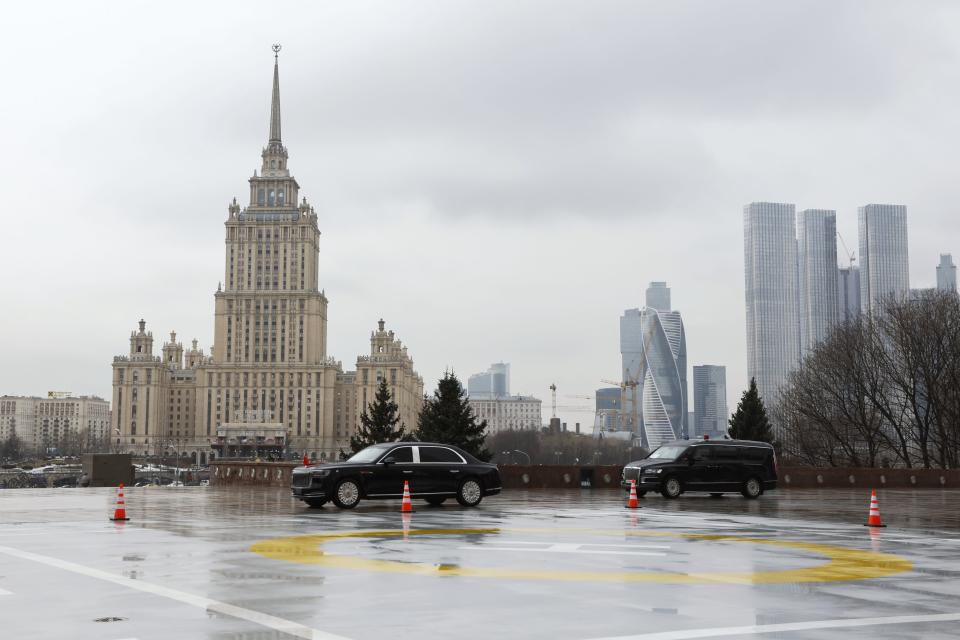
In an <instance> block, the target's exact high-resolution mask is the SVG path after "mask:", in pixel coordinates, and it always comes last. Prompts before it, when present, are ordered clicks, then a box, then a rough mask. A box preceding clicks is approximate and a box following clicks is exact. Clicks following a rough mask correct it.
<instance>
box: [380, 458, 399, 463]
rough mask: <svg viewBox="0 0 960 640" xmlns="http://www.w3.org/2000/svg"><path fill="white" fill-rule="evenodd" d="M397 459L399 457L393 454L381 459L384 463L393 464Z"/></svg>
mask: <svg viewBox="0 0 960 640" xmlns="http://www.w3.org/2000/svg"><path fill="white" fill-rule="evenodd" d="M396 461H397V459H396V458H394V457H393V456H387V457H386V458H384V459H383V460H381V462H383V464H393V463H394V462H396Z"/></svg>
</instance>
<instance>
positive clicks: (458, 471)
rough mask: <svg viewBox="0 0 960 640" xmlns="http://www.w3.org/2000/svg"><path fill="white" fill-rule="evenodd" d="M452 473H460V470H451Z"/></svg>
mask: <svg viewBox="0 0 960 640" xmlns="http://www.w3.org/2000/svg"><path fill="white" fill-rule="evenodd" d="M450 473H460V469H450Z"/></svg>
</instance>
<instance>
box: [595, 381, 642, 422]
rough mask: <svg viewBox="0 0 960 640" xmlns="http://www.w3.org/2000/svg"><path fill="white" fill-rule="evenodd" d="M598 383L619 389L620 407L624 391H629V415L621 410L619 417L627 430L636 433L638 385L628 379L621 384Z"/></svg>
mask: <svg viewBox="0 0 960 640" xmlns="http://www.w3.org/2000/svg"><path fill="white" fill-rule="evenodd" d="M600 382H602V383H603V384H609V385H612V386H614V387H620V398H621V400H620V402H621V406H622V404H623V395H624V391H625V390H626V389H630V414H629V415H628V414H627V412H626V410H625V409H621V410H620V415H621V417H623V422H624V423H626V426H627V427H629V430H630V431H632V432H634V433H638V432H639V430H640V407H639V405H638V403H637V387H638V386H640V383H638V382H637V381H636V380H634V379H633V378H630V377H628V378H627V379H626V380H624V381H623V382H614V381H613V380H601V381H600Z"/></svg>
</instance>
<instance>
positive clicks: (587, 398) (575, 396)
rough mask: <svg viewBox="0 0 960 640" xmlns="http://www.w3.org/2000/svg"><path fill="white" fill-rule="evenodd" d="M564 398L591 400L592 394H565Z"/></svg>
mask: <svg viewBox="0 0 960 640" xmlns="http://www.w3.org/2000/svg"><path fill="white" fill-rule="evenodd" d="M563 397H564V398H576V399H577V400H593V396H579V395H566V396H563Z"/></svg>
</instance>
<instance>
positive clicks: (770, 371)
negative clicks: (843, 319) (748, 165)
mask: <svg viewBox="0 0 960 640" xmlns="http://www.w3.org/2000/svg"><path fill="white" fill-rule="evenodd" d="M743 232H744V235H743V246H744V279H745V285H746V286H745V296H746V307H747V375H748V376H749V377H751V378H756V380H757V388H758V389H759V391H760V395H761V396H762V397H763V399H764V401H765V402H766V403H767V405H768V406H769V405H772V404H774V403H775V401H776V396H777V390H778V389H779V388H780V386H782V385H783V384H784V383H785V382H786V380H787V376H788V375H789V373H790V371H791V370H793V369H794V367H796V364H797V361H798V360H799V358H800V328H799V327H800V325H799V322H798V321H797V319H798V315H799V310H798V298H799V296H798V292H797V286H798V285H797V238H796V235H795V234H796V226H795V209H794V206H793V205H792V204H785V203H777V202H752V203H750V204H748V205H746V206H744V208H743Z"/></svg>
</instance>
